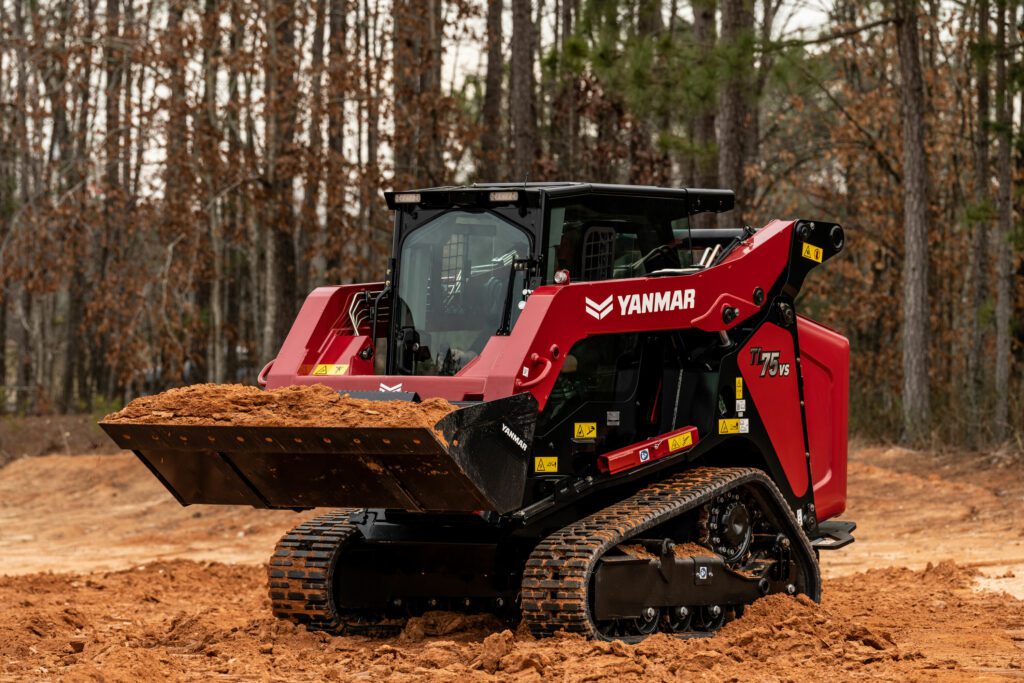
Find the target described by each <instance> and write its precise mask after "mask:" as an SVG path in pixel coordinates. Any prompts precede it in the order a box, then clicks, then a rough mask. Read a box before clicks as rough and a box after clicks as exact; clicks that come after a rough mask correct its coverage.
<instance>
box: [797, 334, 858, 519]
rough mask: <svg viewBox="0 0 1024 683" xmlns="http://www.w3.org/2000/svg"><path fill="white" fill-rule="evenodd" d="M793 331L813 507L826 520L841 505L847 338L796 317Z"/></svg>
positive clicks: (843, 500) (843, 502)
mask: <svg viewBox="0 0 1024 683" xmlns="http://www.w3.org/2000/svg"><path fill="white" fill-rule="evenodd" d="M796 329H797V339H798V340H799V343H800V357H801V359H802V366H803V367H802V369H803V377H804V398H805V400H806V403H807V435H808V439H809V441H810V444H811V476H812V478H813V479H814V505H815V507H816V512H817V516H818V519H819V520H826V519H829V518H831V517H835V516H837V515H839V514H842V512H843V510H845V509H846V439H847V410H848V408H849V396H850V342H849V341H848V340H847V339H846V338H845V337H843V336H842V335H840V334H837V333H835V332H833V331H832V330H830V329H828V328H827V327H824V326H823V325H819V324H818V323H816V322H814V321H813V320H808V319H807V318H802V317H801V318H798V322H797V328H796Z"/></svg>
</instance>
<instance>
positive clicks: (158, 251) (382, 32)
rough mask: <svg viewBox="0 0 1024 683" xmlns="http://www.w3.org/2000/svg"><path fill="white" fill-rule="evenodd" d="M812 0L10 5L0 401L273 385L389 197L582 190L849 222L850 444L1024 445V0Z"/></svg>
mask: <svg viewBox="0 0 1024 683" xmlns="http://www.w3.org/2000/svg"><path fill="white" fill-rule="evenodd" d="M808 7H809V6H808V5H807V3H806V2H804V1H803V0H539V1H537V2H530V1H528V0H418V1H414V0H310V1H309V2H297V1H296V0H192V1H186V0H0V334H2V335H3V343H2V344H0V370H2V372H0V380H2V381H3V392H2V393H0V410H3V411H4V412H7V413H10V414H40V413H43V414H45V413H52V412H81V411H97V410H100V411H102V410H105V409H107V408H110V407H113V406H117V405H120V404H121V403H123V402H125V401H127V400H129V399H131V398H132V397H134V396H136V395H139V394H140V393H150V392H153V391H157V390H160V389H163V388H166V387H168V386H174V385H178V384H182V383H186V382H197V381H210V382H233V381H240V382H246V383H252V382H254V380H255V376H256V373H257V372H258V371H259V370H260V368H261V367H262V366H263V364H264V363H265V362H266V361H267V360H269V359H270V358H272V357H273V356H274V354H275V352H276V350H277V348H278V345H279V344H280V342H281V340H282V339H283V336H284V334H285V333H286V332H287V329H288V326H289V325H290V323H291V321H292V319H293V317H294V314H295V313H296V311H297V309H298V306H299V305H300V304H301V301H302V298H303V297H304V296H305V294H306V293H307V292H308V291H309V290H311V289H312V288H313V287H315V286H318V285H321V284H326V283H343V282H357V281H367V280H374V279H379V278H380V277H381V275H382V273H383V270H384V268H385V266H386V259H387V254H388V252H389V250H390V244H391V215H390V213H389V212H388V211H387V209H386V207H385V206H384V203H383V198H382V192H383V191H384V190H386V189H392V188H397V189H408V188H410V187H413V186H433V185H442V184H448V183H467V182H474V181H480V180H482V181H489V180H513V181H519V180H523V179H526V178H529V179H530V180H566V179H567V180H587V181H594V182H614V183H639V184H657V185H672V186H691V187H725V188H732V189H734V190H735V191H736V196H737V208H736V210H734V211H732V212H730V213H728V214H723V215H722V216H720V217H719V218H718V219H717V221H718V222H719V223H720V224H721V225H728V226H738V225H742V224H746V223H749V224H752V225H754V226H760V225H763V224H765V223H767V222H768V220H770V219H771V218H774V217H806V218H812V219H813V218H818V219H822V220H831V221H835V222H838V223H841V224H843V225H844V227H845V228H846V234H847V238H848V240H847V249H846V251H845V253H844V254H843V255H842V257H841V258H839V259H835V260H833V261H832V262H829V263H828V264H826V266H825V267H824V268H823V269H820V270H819V271H818V272H817V273H816V274H815V276H814V278H813V282H812V283H809V286H808V287H807V289H806V293H805V294H804V295H802V296H803V299H802V301H801V302H800V303H801V307H802V310H804V311H805V312H808V313H809V314H811V315H812V316H813V317H817V318H819V319H821V320H822V321H824V322H826V323H828V324H830V325H832V326H834V327H836V328H837V329H839V330H841V331H843V332H844V333H845V334H846V335H847V336H849V338H850V340H851V344H852V349H853V382H852V387H851V430H852V431H853V432H854V433H857V434H862V435H864V436H866V437H869V438H881V439H886V440H894V441H895V440H901V441H904V442H909V443H924V442H928V443H930V444H933V445H934V444H950V445H955V446H958V447H961V446H962V447H968V448H991V447H1002V448H1004V449H1006V448H1008V449H1009V450H1010V451H1015V450H1016V451H1019V450H1021V448H1022V430H1024V373H1022V368H1024V287H1022V286H1021V280H1022V278H1021V275H1022V273H1024V266H1022V263H1021V252H1022V248H1024V231H1022V229H1021V225H1020V216H1021V215H1022V211H1024V195H1022V193H1021V192H1020V189H1021V187H1022V184H1021V180H1022V179H1024V132H1022V128H1021V122H1022V115H1024V59H1022V57H1024V51H1022V47H1024V4H1022V3H1020V2H1017V1H1015V0H966V1H959V2H943V1H940V0H929V1H927V2H921V3H915V2H911V1H909V0H888V1H886V2H853V1H849V0H834V1H829V0H821V1H820V2H819V4H818V5H815V6H814V7H813V8H810V9H809V8H808ZM808 16H813V17H815V20H814V22H813V25H807V23H806V17H808ZM801 18H803V19H801ZM711 220H712V221H714V220H716V219H714V218H712V219H711Z"/></svg>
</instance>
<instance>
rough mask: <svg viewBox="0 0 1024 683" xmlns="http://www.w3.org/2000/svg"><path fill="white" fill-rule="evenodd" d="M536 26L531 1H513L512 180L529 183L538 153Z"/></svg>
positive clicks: (510, 96) (510, 107)
mask: <svg viewBox="0 0 1024 683" xmlns="http://www.w3.org/2000/svg"><path fill="white" fill-rule="evenodd" d="M533 54H534V25H533V16H532V15H531V13H530V0H512V73H511V79H510V80H511V88H510V93H509V98H510V101H509V109H510V111H511V118H512V136H513V137H512V140H513V149H514V156H513V162H514V163H513V167H512V178H511V180H515V181H517V182H518V181H525V180H526V179H527V178H528V177H529V176H530V174H531V172H532V171H533V165H534V160H535V158H536V150H537V105H536V94H535V91H536V88H535V81H534V74H533Z"/></svg>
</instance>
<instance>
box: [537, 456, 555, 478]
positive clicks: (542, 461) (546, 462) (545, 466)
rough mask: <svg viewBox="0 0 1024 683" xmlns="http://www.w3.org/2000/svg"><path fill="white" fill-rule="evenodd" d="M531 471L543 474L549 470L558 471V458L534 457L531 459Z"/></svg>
mask: <svg viewBox="0 0 1024 683" xmlns="http://www.w3.org/2000/svg"><path fill="white" fill-rule="evenodd" d="M533 471H534V472H543V473H545V474H547V473H550V472H557V471H558V458H553V457H548V458H534V459H533Z"/></svg>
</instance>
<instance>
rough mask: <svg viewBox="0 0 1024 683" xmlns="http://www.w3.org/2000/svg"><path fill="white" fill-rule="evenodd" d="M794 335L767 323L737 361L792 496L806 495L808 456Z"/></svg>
mask: <svg viewBox="0 0 1024 683" xmlns="http://www.w3.org/2000/svg"><path fill="white" fill-rule="evenodd" d="M795 359H796V354H795V352H794V349H793V335H792V334H791V333H790V332H788V331H787V330H785V329H783V328H781V327H779V326H778V325H773V324H772V323H765V324H764V325H762V326H761V328H760V329H758V330H757V332H755V333H754V336H752V337H751V338H750V341H748V342H747V344H746V346H744V347H743V349H742V350H741V351H740V354H739V357H738V359H737V362H738V364H739V366H740V373H741V374H742V375H743V381H744V382H745V383H746V385H747V388H748V390H749V391H750V397H751V398H752V399H753V400H754V405H756V406H757V410H758V412H759V413H760V415H761V420H762V421H763V422H764V426H765V430H766V431H767V432H768V438H769V439H770V440H771V442H772V448H774V449H775V453H776V455H778V457H779V462H780V463H781V465H782V470H783V471H784V472H785V473H786V479H787V480H788V481H789V485H790V487H792V489H793V493H794V494H795V495H797V496H802V495H804V494H805V493H806V492H807V456H806V455H805V451H804V425H803V420H802V418H801V415H800V389H799V387H798V385H797V375H796V373H797V369H796V363H795V362H794V361H795Z"/></svg>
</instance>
